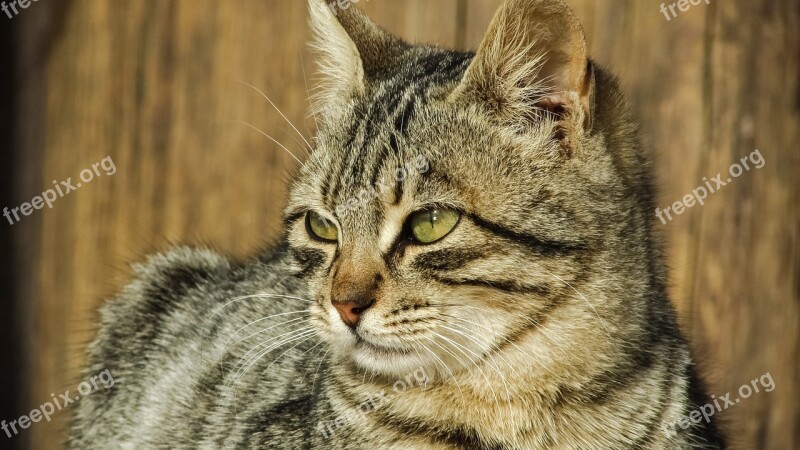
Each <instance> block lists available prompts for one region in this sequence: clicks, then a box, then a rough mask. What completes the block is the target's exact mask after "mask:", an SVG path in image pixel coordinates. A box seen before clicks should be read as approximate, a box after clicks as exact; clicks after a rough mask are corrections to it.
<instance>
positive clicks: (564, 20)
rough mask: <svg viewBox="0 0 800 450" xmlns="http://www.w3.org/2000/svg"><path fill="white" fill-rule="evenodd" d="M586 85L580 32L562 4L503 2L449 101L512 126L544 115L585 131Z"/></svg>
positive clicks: (552, 0)
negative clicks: (479, 108) (471, 104)
mask: <svg viewBox="0 0 800 450" xmlns="http://www.w3.org/2000/svg"><path fill="white" fill-rule="evenodd" d="M592 85H593V76H592V68H591V64H590V62H589V58H588V54H587V50H586V39H585V37H584V34H583V29H582V27H581V25H580V22H579V21H578V18H577V17H576V16H575V14H574V13H573V12H572V10H571V9H570V8H569V6H567V5H566V3H565V2H564V1H563V0H507V1H506V2H505V3H504V4H503V5H502V6H501V7H500V10H499V11H498V12H497V14H496V15H495V16H494V19H492V22H491V24H490V26H489V30H488V32H487V33H486V36H485V37H484V39H483V42H481V44H480V47H479V48H478V51H477V53H476V55H475V58H474V59H473V61H472V63H471V65H470V66H469V68H468V69H467V71H466V73H465V75H464V78H463V80H462V82H461V84H460V86H459V87H458V88H457V89H456V90H455V91H454V92H453V94H452V97H451V98H453V99H464V98H466V99H468V100H472V101H476V100H477V101H479V102H481V103H482V104H483V105H484V106H485V107H487V108H488V109H489V110H490V111H491V112H492V113H495V114H497V115H499V116H500V117H501V118H502V119H504V120H508V121H511V122H514V123H515V125H524V122H526V121H531V120H537V119H540V118H541V116H542V114H546V113H549V114H551V115H552V116H554V117H556V118H557V120H560V121H561V120H564V119H570V121H571V122H575V123H576V124H577V125H579V126H580V127H582V128H584V129H586V130H588V129H589V128H590V127H591V110H590V109H591V95H592V88H593V86H592ZM520 121H522V122H523V123H520Z"/></svg>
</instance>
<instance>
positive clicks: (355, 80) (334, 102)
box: [309, 0, 408, 121]
mask: <svg viewBox="0 0 800 450" xmlns="http://www.w3.org/2000/svg"><path fill="white" fill-rule="evenodd" d="M353 3H355V2H352V1H350V0H346V1H340V0H334V1H331V2H330V3H328V1H326V0H309V9H310V12H311V27H312V30H313V32H314V41H313V43H312V47H313V49H314V50H316V53H317V57H316V59H317V66H318V69H319V80H318V81H317V85H316V86H315V92H314V95H313V98H312V104H313V105H314V106H313V108H314V111H313V113H314V114H315V115H316V116H318V117H320V118H321V119H322V120H323V121H330V120H335V118H336V114H337V111H338V110H340V109H341V108H342V107H343V106H344V105H346V104H347V103H348V102H349V101H350V99H351V98H353V97H354V96H358V95H359V94H360V93H362V92H363V91H364V89H365V88H366V86H367V84H368V83H369V82H370V80H372V79H375V78H377V77H378V76H379V75H380V74H381V72H382V71H384V70H385V69H386V68H385V67H384V65H385V64H386V61H391V60H392V55H393V54H396V53H397V52H401V51H403V50H404V49H405V48H407V47H408V46H407V45H406V44H405V43H403V42H402V41H400V40H399V39H397V38H395V37H393V36H392V35H390V34H389V33H387V32H386V31H384V30H382V29H381V28H380V27H378V26H377V25H375V24H374V23H373V22H372V21H371V20H370V19H369V18H368V17H367V16H366V15H365V14H364V13H363V12H361V11H360V10H359V9H358V8H356V7H355V6H354V5H353Z"/></svg>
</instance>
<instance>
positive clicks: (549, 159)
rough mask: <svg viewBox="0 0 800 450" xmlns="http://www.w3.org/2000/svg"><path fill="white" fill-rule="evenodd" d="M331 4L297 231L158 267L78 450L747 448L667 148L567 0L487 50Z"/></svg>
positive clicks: (506, 9) (113, 316)
mask: <svg viewBox="0 0 800 450" xmlns="http://www.w3.org/2000/svg"><path fill="white" fill-rule="evenodd" d="M310 11H311V22H312V27H313V29H314V30H315V36H316V37H315V43H314V45H315V48H316V49H317V52H318V61H319V67H320V70H321V74H322V75H323V80H322V81H321V82H320V85H319V87H318V91H317V94H316V96H315V97H314V104H315V108H314V114H315V116H316V117H317V118H318V120H319V129H318V132H317V134H316V137H315V141H314V142H315V146H314V147H315V148H314V151H313V153H312V154H311V156H310V157H309V159H308V160H307V161H306V162H305V163H304V164H303V165H302V167H301V168H300V169H299V173H298V174H297V175H296V177H295V178H294V179H293V181H292V185H291V189H290V195H289V200H288V206H287V207H286V210H285V217H284V230H285V232H284V235H283V237H282V238H281V240H280V241H279V243H278V244H276V245H275V246H274V247H273V248H271V249H269V250H266V251H264V252H261V253H259V254H258V256H256V257H253V258H252V259H251V260H248V261H244V262H237V261H231V260H229V259H227V258H225V257H223V256H220V255H218V254H216V253H214V252H212V251H209V250H206V249H202V248H178V249H175V250H173V251H170V252H168V253H165V254H158V255H155V256H152V257H150V258H149V259H148V260H147V261H146V263H144V264H140V265H136V266H134V268H135V272H136V275H135V280H134V281H132V282H131V284H129V285H128V286H127V287H125V288H124V289H123V290H122V292H121V293H120V294H119V295H118V296H117V297H116V298H115V299H113V300H112V301H110V302H109V303H107V304H106V305H105V306H104V307H103V308H102V315H101V316H102V319H101V326H100V331H99V333H98V336H97V338H96V340H95V342H94V343H93V344H92V345H91V347H90V363H89V367H88V370H89V371H91V372H97V371H100V370H108V371H109V372H110V373H111V374H112V375H113V376H114V378H115V380H116V383H115V385H114V386H113V388H111V389H108V390H106V391H101V392H97V393H95V394H93V395H92V396H91V397H87V398H85V399H83V400H82V401H81V403H80V404H79V405H78V408H77V412H76V417H75V421H74V425H73V427H72V433H71V437H70V447H71V448H73V449H84V450H85V449H107V448H124V449H151V448H153V449H155V448H169V449H189V448H200V449H216V448H248V449H301V448H305V449H403V450H406V449H469V450H511V449H700V448H703V449H719V448H724V445H725V444H724V442H723V440H722V438H721V436H720V434H719V433H718V430H717V426H716V424H715V423H714V422H713V421H708V420H699V421H696V420H694V419H692V420H689V419H688V417H689V415H690V413H691V412H692V411H694V410H695V409H696V408H697V407H698V405H701V404H703V403H704V402H705V394H704V393H703V388H702V386H701V384H700V380H699V379H698V377H697V376H696V374H695V368H694V367H695V366H694V363H693V362H692V359H691V356H690V353H689V350H688V346H687V343H686V341H685V339H684V338H683V337H682V336H681V334H680V332H679V329H678V326H677V324H676V317H675V312H674V311H673V309H672V307H671V306H670V303H669V300H668V298H667V293H666V287H665V285H666V281H665V280H666V273H665V267H664V263H663V260H664V256H663V254H662V251H661V245H660V243H659V239H658V237H657V236H656V233H655V231H654V225H653V222H654V218H653V215H652V210H653V208H654V195H655V194H654V186H653V181H652V177H651V174H650V163H649V161H648V157H647V155H646V154H645V153H644V152H643V150H642V148H641V146H640V144H639V141H638V139H637V136H636V126H635V124H634V122H633V121H632V119H631V115H630V111H629V108H628V106H627V103H626V100H625V99H624V96H623V94H622V92H621V91H620V88H619V86H618V84H617V82H616V81H615V79H614V78H613V77H612V76H611V75H610V74H609V73H608V72H606V71H605V70H604V69H602V68H601V67H599V66H598V65H597V64H595V63H594V62H593V61H591V60H590V59H589V56H588V54H587V47H586V41H585V37H584V34H583V31H582V28H581V25H580V23H579V21H578V19H577V18H576V16H575V15H574V13H573V12H572V11H571V10H570V9H569V7H568V6H567V5H566V3H565V2H564V1H562V0H507V1H505V2H504V3H503V4H502V5H501V6H500V8H499V10H498V12H497V14H496V15H495V17H494V19H493V20H492V22H491V24H490V26H489V29H488V31H487V34H486V36H485V38H484V39H483V41H482V43H481V44H480V46H479V47H478V49H477V51H476V52H460V51H451V50H445V49H441V48H438V47H434V46H426V45H410V44H408V43H406V42H404V41H402V40H400V39H398V38H396V37H393V36H392V35H390V34H388V33H387V32H385V31H384V30H382V29H381V28H379V27H378V26H376V25H375V24H373V23H372V22H371V21H370V20H369V19H368V18H367V17H366V16H365V15H364V14H363V13H362V12H361V11H360V10H358V9H357V8H356V7H355V6H353V5H349V7H348V8H338V9H337V10H336V11H334V10H333V9H332V8H329V7H328V5H327V4H326V3H325V2H324V1H323V0H311V1H310ZM363 192H367V193H368V194H367V195H361V194H360V193H363ZM692 417H694V416H692Z"/></svg>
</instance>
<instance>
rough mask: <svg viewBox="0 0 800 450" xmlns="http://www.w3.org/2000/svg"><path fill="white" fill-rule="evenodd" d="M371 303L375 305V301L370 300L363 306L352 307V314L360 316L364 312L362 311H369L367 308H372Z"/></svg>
mask: <svg viewBox="0 0 800 450" xmlns="http://www.w3.org/2000/svg"><path fill="white" fill-rule="evenodd" d="M373 303H375V300H370V301H369V302H368V303H367V304H366V305H364V306H354V307H353V312H354V313H355V314H361V313H362V312H364V311H366V310H368V309H369V308H370V307H371V306H372V304H373Z"/></svg>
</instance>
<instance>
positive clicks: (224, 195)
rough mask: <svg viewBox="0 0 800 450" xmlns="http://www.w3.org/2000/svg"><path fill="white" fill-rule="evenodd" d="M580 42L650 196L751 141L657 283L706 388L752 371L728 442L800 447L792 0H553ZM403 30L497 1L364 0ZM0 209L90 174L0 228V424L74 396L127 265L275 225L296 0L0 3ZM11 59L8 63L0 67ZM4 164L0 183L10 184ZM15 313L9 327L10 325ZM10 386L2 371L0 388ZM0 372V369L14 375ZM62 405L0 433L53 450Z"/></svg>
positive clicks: (247, 241)
mask: <svg viewBox="0 0 800 450" xmlns="http://www.w3.org/2000/svg"><path fill="white" fill-rule="evenodd" d="M570 3H571V4H572V5H573V6H574V7H575V10H576V11H577V13H578V15H579V16H580V17H581V19H582V21H583V23H584V25H585V29H586V34H587V36H588V39H589V40H590V42H591V51H592V55H593V57H594V58H595V59H596V61H598V62H599V63H601V64H603V65H605V66H606V67H609V68H611V69H612V70H613V71H615V72H616V73H617V74H618V75H619V76H620V78H621V80H622V82H623V84H624V86H625V87H626V90H627V91H628V92H629V94H630V98H631V100H632V103H633V104H634V107H635V110H636V112H637V114H638V117H639V119H640V121H641V124H642V132H643V136H644V138H645V142H646V143H647V145H648V147H649V148H650V149H652V151H654V153H655V154H656V160H657V167H658V177H659V182H660V184H661V186H662V190H661V194H660V200H659V204H660V205H661V206H667V205H669V204H671V203H673V202H675V201H677V200H679V199H680V198H682V197H683V196H684V195H685V194H687V193H689V192H691V190H692V189H694V188H695V187H696V186H698V185H700V184H702V178H703V177H711V176H713V175H715V174H716V173H717V172H725V171H726V170H727V169H728V167H729V165H730V164H731V163H733V162H735V161H738V160H739V159H741V158H742V157H744V156H745V155H747V154H749V153H750V152H752V151H753V150H754V149H756V148H758V149H760V151H761V154H762V155H763V156H764V158H765V160H766V165H765V166H764V167H763V168H762V169H760V170H751V171H750V172H748V173H746V174H745V175H743V176H741V177H740V178H738V179H736V181H735V182H733V183H732V184H730V185H729V186H726V187H725V188H724V189H723V190H721V191H720V192H718V193H716V194H714V195H712V196H710V197H709V198H708V200H707V202H706V205H705V206H703V207H698V206H695V207H694V208H692V209H690V210H688V211H687V212H685V213H684V214H683V215H681V216H677V218H676V220H674V221H673V222H671V223H669V224H668V225H666V226H663V227H661V228H662V229H663V232H664V233H665V237H666V239H667V242H668V244H669V245H668V255H669V263H670V267H671V276H672V296H673V299H674V302H675V304H676V306H677V308H678V309H679V311H680V312H681V315H682V317H683V324H684V327H685V330H686V331H687V333H688V334H689V335H690V337H691V339H692V342H693V346H694V348H695V349H696V351H697V352H698V354H699V355H702V357H701V359H703V360H704V361H705V363H704V366H705V368H706V370H707V372H708V375H709V380H710V384H711V393H713V394H716V395H717V396H719V395H723V394H725V393H726V392H728V391H734V390H736V389H738V387H739V386H740V385H742V384H748V383H749V382H750V380H752V379H754V378H756V377H759V376H760V375H762V374H765V373H767V372H769V373H770V374H771V376H772V378H773V380H774V381H775V385H776V388H775V390H774V391H773V392H771V393H764V392H762V393H760V394H757V395H755V396H753V397H751V398H750V399H747V400H746V401H744V402H742V403H741V404H738V405H736V406H735V407H731V408H730V409H728V410H725V411H724V412H722V413H720V416H721V417H723V419H724V420H725V421H726V422H728V423H729V424H730V427H729V430H730V431H729V433H730V435H731V438H732V439H733V440H734V441H735V442H736V446H735V448H742V449H795V448H797V447H796V446H797V445H800V444H798V443H800V386H798V380H800V362H799V361H800V248H798V247H799V246H800V242H799V236H798V234H799V233H800V231H799V230H800V217H799V216H798V205H799V204H800V191H799V189H798V183H797V181H798V174H800V157H799V156H798V155H800V152H799V150H800V148H798V144H799V143H800V139H798V137H800V136H798V134H800V117H798V113H800V86H799V85H798V83H800V59H799V58H800V1H798V0H724V1H721V0H712V1H711V4H710V5H708V6H707V5H706V4H705V3H704V2H703V3H701V4H700V5H698V6H694V7H692V9H691V10H690V11H688V12H685V13H682V14H680V16H679V17H677V18H675V19H672V20H671V21H669V22H668V21H667V20H666V18H665V17H664V16H663V15H662V14H661V13H660V12H659V8H658V7H659V4H660V3H661V2H660V1H659V0H572V1H571V2H570ZM359 4H360V5H361V6H363V7H364V9H366V10H367V11H368V12H369V13H370V14H371V16H372V17H373V18H374V19H375V20H376V21H377V22H378V23H380V24H382V25H384V26H385V27H387V28H388V29H389V30H391V31H393V32H395V33H397V34H399V35H401V36H403V37H405V38H407V39H409V40H412V41H424V42H433V43H438V44H441V45H443V46H455V47H458V48H474V47H475V46H476V45H477V43H478V42H479V40H480V38H481V36H482V34H483V31H484V29H485V27H486V25H487V24H488V22H489V20H490V18H491V15H492V14H493V12H494V10H495V9H496V7H497V5H498V4H499V2H498V1H497V0H436V1H423V0H408V1H398V0H369V1H368V0H361V1H360V2H359ZM0 22H2V27H4V28H3V31H2V36H5V37H7V38H9V39H10V40H4V41H3V42H4V45H5V46H6V47H7V48H6V51H11V52H12V54H10V55H9V56H8V59H6V58H3V60H2V62H0V65H2V66H3V67H2V68H1V69H0V71H2V72H3V75H2V77H0V81H4V82H3V83H2V84H3V85H2V86H1V87H0V92H2V97H3V99H4V108H5V109H4V113H3V115H2V117H3V127H2V130H6V131H9V132H11V134H10V135H6V134H5V133H4V136H3V137H2V138H0V139H2V142H3V143H4V144H6V145H5V147H6V148H5V149H4V150H5V151H4V152H3V161H4V162H5V163H6V164H4V167H6V169H3V172H2V175H3V177H2V178H3V180H4V181H3V186H5V187H4V188H3V195H2V197H0V198H2V199H3V200H4V201H6V204H4V205H0V206H9V207H13V206H17V205H19V204H20V203H22V202H24V201H29V200H30V199H31V198H32V197H33V196H34V195H37V194H38V193H40V192H42V191H43V190H44V189H46V188H48V187H49V186H50V184H51V180H54V179H55V180H65V179H66V178H67V177H73V178H77V176H78V174H79V172H80V171H81V170H82V169H84V168H86V167H90V166H91V164H92V163H95V162H97V161H99V160H100V159H102V158H104V157H106V156H111V157H112V158H113V161H114V163H115V164H116V167H117V173H116V174H115V175H113V176H102V177H99V178H97V179H95V180H94V181H92V182H91V183H90V184H86V185H85V186H83V187H81V188H80V189H78V190H77V191H76V192H73V193H71V194H70V195H68V196H67V197H65V198H63V199H60V200H58V201H57V202H56V204H55V205H54V208H53V209H51V210H43V211H37V212H35V214H34V215H32V216H31V217H27V218H25V219H24V220H23V221H22V222H20V223H18V224H16V225H14V226H13V227H12V226H9V225H8V224H7V223H5V222H3V223H2V224H0V228H2V234H3V237H2V239H0V246H2V247H0V248H2V249H3V250H4V253H3V267H4V268H5V269H6V270H4V271H3V277H2V283H0V287H3V288H4V294H5V295H4V299H5V301H4V302H3V305H2V308H3V314H2V315H3V318H2V319H1V320H2V324H0V326H3V327H5V328H3V330H4V331H3V333H4V334H3V335H2V336H3V338H4V339H6V340H7V342H6V343H5V344H4V349H3V352H4V355H6V356H7V357H3V361H4V362H5V363H7V364H9V365H8V366H6V367H5V368H4V371H3V372H4V375H3V377H4V378H3V380H7V381H8V383H6V384H4V385H3V386H2V389H3V391H4V392H3V394H2V399H3V406H2V408H0V410H1V412H2V413H3V416H2V417H0V419H6V420H13V419H14V418H16V417H19V416H20V415H21V414H23V413H27V412H28V411H30V409H32V408H33V407H35V406H36V405H40V404H41V403H42V402H45V401H47V400H49V399H50V394H51V393H60V392H64V391H65V390H67V389H71V390H73V392H74V390H75V388H76V386H77V383H78V382H79V381H81V380H80V377H79V376H78V375H77V374H78V372H79V368H80V367H81V365H82V362H83V347H84V345H85V343H86V342H87V341H88V340H89V339H90V338H91V336H92V330H93V326H94V316H93V311H94V310H95V308H96V307H97V305H99V304H100V303H101V301H102V300H103V299H104V298H106V297H108V296H109V295H111V294H113V293H114V292H115V291H116V290H117V289H118V288H119V287H120V286H121V285H122V284H123V283H124V282H125V280H126V279H127V277H128V276H129V271H128V269H127V264H128V263H130V262H132V261H137V260H140V259H141V258H142V257H143V255H145V254H147V253H149V252H152V251H154V250H157V249H163V248H165V247H167V246H169V245H170V244H173V243H205V244H209V245H211V246H212V247H214V248H216V249H218V250H220V251H222V252H224V253H227V254H230V255H235V256H244V255H247V254H249V253H250V252H252V251H253V250H254V249H256V248H258V247H259V246H260V245H261V244H263V243H264V242H267V241H269V240H270V239H273V238H274V237H275V235H276V233H277V230H278V227H279V225H280V223H279V214H280V211H281V207H282V205H283V202H284V196H285V193H286V179H287V178H288V176H289V174H290V173H291V172H292V171H293V170H294V169H295V168H296V166H297V163H296V162H295V161H294V159H293V158H292V157H291V156H289V155H288V154H286V153H285V152H284V151H283V150H281V149H280V148H279V147H277V146H276V145H274V144H272V143H271V142H269V141H268V140H267V139H266V138H264V137H263V136H262V135H261V134H259V133H258V132H256V131H254V130H253V129H252V128H250V127H249V126H246V125H243V124H241V123H239V122H236V121H245V122H247V123H249V124H251V125H252V126H254V127H257V128H259V129H262V130H265V131H266V132H267V133H269V134H271V135H272V136H274V137H275V138H276V139H277V140H279V141H281V142H283V143H284V144H285V145H286V146H287V147H288V148H290V149H292V151H294V152H295V153H297V154H298V156H300V157H301V158H302V156H303V153H302V150H301V145H299V143H298V142H299V138H298V137H297V136H296V135H295V134H293V131H292V130H291V129H290V128H289V127H288V125H287V124H286V123H285V122H283V119H281V117H280V115H279V114H277V113H276V112H275V111H274V110H272V109H271V107H270V106H269V104H268V103H267V102H266V101H265V100H264V99H263V98H261V97H260V96H259V95H258V93H256V92H255V91H253V90H252V89H250V88H248V87H247V86H244V85H243V84H240V83H238V80H240V81H244V82H248V83H251V84H253V85H256V86H257V87H259V88H260V89H262V90H264V91H265V92H266V93H267V94H268V95H269V96H270V97H271V99H272V100H273V101H274V102H275V103H276V104H277V105H278V106H279V107H280V108H281V109H282V111H283V112H284V113H285V114H286V116H287V117H288V118H289V119H291V120H292V121H293V122H294V123H296V124H298V128H300V129H301V130H302V131H303V134H305V135H306V137H307V138H308V137H309V136H311V134H312V130H313V125H314V121H313V119H310V118H308V117H306V112H307V110H308V102H307V87H306V83H305V81H304V78H305V77H304V72H306V73H308V78H309V84H311V83H312V82H313V81H312V80H311V78H312V72H313V55H311V54H310V53H309V52H308V48H307V46H306V42H307V40H308V38H309V33H308V27H307V12H306V7H305V3H304V2H303V1H300V0H293V1H277V0H274V1H261V0H247V1H245V0H242V1H218V0H213V1H212V0H174V1H172V0H171V1H157V0H149V1H144V0H143V1H110V0H72V1H61V2H38V3H32V4H31V6H30V7H29V8H28V9H26V10H21V13H20V15H19V16H17V17H14V18H13V19H11V20H9V19H7V18H6V17H4V16H3V15H0ZM7 63H9V64H7ZM9 177H10V181H9ZM9 327H10V328H9ZM15 380H16V381H17V382H18V384H16V385H15V384H13V382H14V381H15ZM9 383H11V384H9ZM68 418H69V414H68V413H64V414H60V415H57V416H56V418H55V419H54V420H53V422H50V423H37V424H34V425H33V426H32V427H31V428H30V429H28V430H24V432H23V433H22V434H21V435H20V436H17V437H15V438H14V439H12V440H9V439H7V438H6V436H5V435H4V434H0V447H3V448H9V446H8V445H7V444H12V445H14V444H15V445H17V446H18V448H32V449H57V448H61V444H60V443H61V441H62V440H63V436H64V434H63V431H64V427H65V423H66V421H67V420H68Z"/></svg>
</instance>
